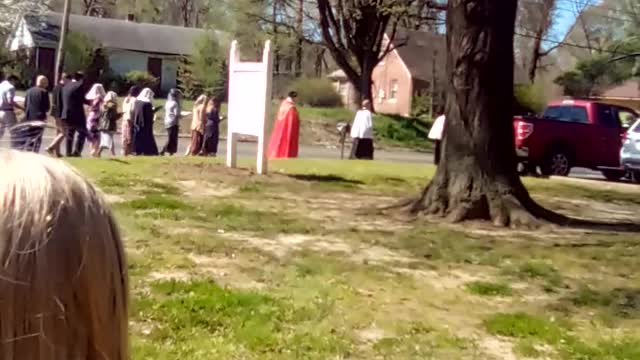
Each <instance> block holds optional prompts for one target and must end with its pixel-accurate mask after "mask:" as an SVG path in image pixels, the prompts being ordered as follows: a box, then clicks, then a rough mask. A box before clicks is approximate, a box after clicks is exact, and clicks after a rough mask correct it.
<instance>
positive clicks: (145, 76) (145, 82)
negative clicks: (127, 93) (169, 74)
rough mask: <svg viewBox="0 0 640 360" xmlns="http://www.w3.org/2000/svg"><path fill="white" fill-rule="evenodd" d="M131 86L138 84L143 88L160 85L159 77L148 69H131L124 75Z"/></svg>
mask: <svg viewBox="0 0 640 360" xmlns="http://www.w3.org/2000/svg"><path fill="white" fill-rule="evenodd" d="M124 78H125V80H126V82H127V84H128V85H129V86H133V85H138V86H140V87H143V88H154V87H156V86H157V85H158V79H157V78H156V77H154V76H153V75H151V74H149V73H148V72H146V71H138V70H134V71H129V72H128V73H126V74H125V75H124Z"/></svg>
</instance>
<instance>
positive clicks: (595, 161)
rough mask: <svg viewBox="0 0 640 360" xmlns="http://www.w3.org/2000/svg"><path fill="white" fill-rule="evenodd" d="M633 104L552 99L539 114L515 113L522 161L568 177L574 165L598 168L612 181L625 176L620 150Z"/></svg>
mask: <svg viewBox="0 0 640 360" xmlns="http://www.w3.org/2000/svg"><path fill="white" fill-rule="evenodd" d="M630 117H633V118H637V117H638V115H637V113H636V112H635V111H634V110H631V109H629V108H625V107H621V106H617V105H610V104H604V103H599V102H594V101H586V100H563V101H557V102H552V103H550V104H549V105H548V106H547V108H546V109H545V111H544V113H543V114H542V116H540V117H534V116H524V117H523V116H519V117H515V118H514V121H513V127H514V132H515V143H516V153H517V156H518V160H519V162H520V163H521V164H523V165H524V166H525V167H527V168H530V169H535V168H538V167H539V168H540V171H541V173H542V175H545V176H550V175H556V176H567V175H569V173H570V172H571V169H572V168H573V167H584V168H589V169H594V170H599V171H601V172H602V174H603V175H604V176H605V177H606V178H607V179H609V180H619V179H620V178H622V177H623V176H624V175H625V171H624V169H623V168H622V166H621V164H620V149H621V146H622V139H623V137H624V134H625V133H626V128H625V127H624V126H623V121H622V119H624V120H625V121H626V120H628V119H629V118H630Z"/></svg>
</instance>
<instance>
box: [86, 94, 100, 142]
mask: <svg viewBox="0 0 640 360" xmlns="http://www.w3.org/2000/svg"><path fill="white" fill-rule="evenodd" d="M89 110H90V112H89V116H88V117H87V130H88V132H89V134H88V136H87V139H88V140H89V141H90V142H92V143H93V142H98V141H100V130H99V127H98V125H99V124H98V123H99V122H100V117H101V116H102V99H101V98H96V99H94V100H93V101H92V102H91V107H90V108H89Z"/></svg>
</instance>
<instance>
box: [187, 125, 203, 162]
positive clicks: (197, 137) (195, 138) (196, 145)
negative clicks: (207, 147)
mask: <svg viewBox="0 0 640 360" xmlns="http://www.w3.org/2000/svg"><path fill="white" fill-rule="evenodd" d="M189 149H190V150H189V155H193V156H196V155H200V152H201V151H202V133H200V132H199V131H196V130H191V145H189Z"/></svg>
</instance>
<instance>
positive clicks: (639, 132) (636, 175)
mask: <svg viewBox="0 0 640 360" xmlns="http://www.w3.org/2000/svg"><path fill="white" fill-rule="evenodd" d="M620 161H621V162H622V167H624V169H625V170H626V171H627V173H628V174H629V177H630V178H631V181H633V182H634V183H636V184H640V119H638V121H636V123H635V124H633V125H632V126H631V127H630V128H629V130H628V131H627V133H626V135H625V137H624V141H623V143H622V150H620Z"/></svg>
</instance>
